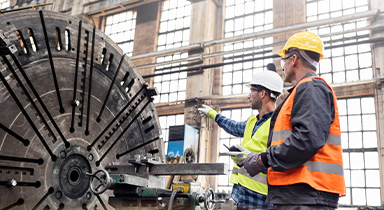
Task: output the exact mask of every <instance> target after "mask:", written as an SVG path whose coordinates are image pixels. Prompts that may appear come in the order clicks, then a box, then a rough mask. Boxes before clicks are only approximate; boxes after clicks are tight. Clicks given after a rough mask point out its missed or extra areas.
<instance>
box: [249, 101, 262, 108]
mask: <svg viewBox="0 0 384 210" xmlns="http://www.w3.org/2000/svg"><path fill="white" fill-rule="evenodd" d="M261 106H262V103H261V100H260V99H257V100H255V101H253V102H252V103H251V109H260V108H261Z"/></svg>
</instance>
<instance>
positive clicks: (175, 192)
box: [168, 187, 183, 210]
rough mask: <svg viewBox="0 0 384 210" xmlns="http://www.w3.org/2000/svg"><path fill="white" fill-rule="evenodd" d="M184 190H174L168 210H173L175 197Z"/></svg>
mask: <svg viewBox="0 0 384 210" xmlns="http://www.w3.org/2000/svg"><path fill="white" fill-rule="evenodd" d="M182 190H183V188H182V187H178V188H177V189H174V190H173V191H172V194H171V198H170V199H169V205H168V210H172V205H173V200H174V199H175V196H176V194H177V193H178V192H181V191H182Z"/></svg>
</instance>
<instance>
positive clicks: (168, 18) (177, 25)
mask: <svg viewBox="0 0 384 210" xmlns="http://www.w3.org/2000/svg"><path fill="white" fill-rule="evenodd" d="M191 8H192V7H191V2H190V1H188V0H167V1H163V2H162V7H161V19H160V28H159V38H158V45H157V50H158V51H161V50H166V49H172V48H177V47H181V46H186V45H189V31H190V30H189V29H190V22H191ZM187 57H188V53H181V54H180V53H178V54H174V55H169V56H165V57H158V58H157V63H161V62H166V61H171V60H175V59H180V58H187ZM183 64H186V62H183V63H175V64H169V65H164V66H159V67H157V68H156V70H155V71H156V73H162V72H170V71H177V70H181V69H185V68H187V67H186V66H183V67H180V65H183ZM186 79H187V73H186V72H183V73H174V74H167V75H163V76H157V77H155V78H154V87H156V88H157V90H158V91H159V93H160V94H159V95H158V96H156V97H155V101H154V102H155V103H159V102H160V103H163V102H169V101H177V100H184V99H185V88H186Z"/></svg>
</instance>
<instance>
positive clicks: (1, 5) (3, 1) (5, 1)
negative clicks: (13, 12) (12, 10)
mask: <svg viewBox="0 0 384 210" xmlns="http://www.w3.org/2000/svg"><path fill="white" fill-rule="evenodd" d="M9 2H10V0H0V9H5V8H8V7H9Z"/></svg>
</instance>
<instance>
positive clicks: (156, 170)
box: [105, 163, 228, 176]
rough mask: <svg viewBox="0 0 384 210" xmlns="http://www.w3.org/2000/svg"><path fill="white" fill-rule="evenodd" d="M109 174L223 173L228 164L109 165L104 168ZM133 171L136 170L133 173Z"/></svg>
mask: <svg viewBox="0 0 384 210" xmlns="http://www.w3.org/2000/svg"><path fill="white" fill-rule="evenodd" d="M135 167H136V170H135ZM105 169H106V170H107V171H108V172H109V173H111V174H140V175H154V176H159V175H225V174H227V173H228V164H225V163H185V164H153V165H151V166H150V167H149V168H148V169H147V166H146V165H142V166H140V165H136V166H133V165H109V166H106V168H105ZM147 170H148V171H147ZM134 171H136V172H135V173H134Z"/></svg>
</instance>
